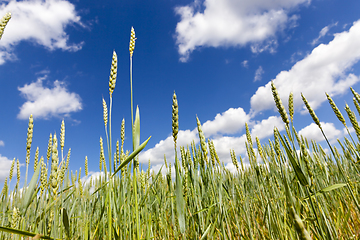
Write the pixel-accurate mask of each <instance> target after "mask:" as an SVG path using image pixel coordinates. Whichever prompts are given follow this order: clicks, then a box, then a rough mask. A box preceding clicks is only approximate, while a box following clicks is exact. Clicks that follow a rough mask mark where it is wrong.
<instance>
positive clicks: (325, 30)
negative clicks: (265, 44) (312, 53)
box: [311, 22, 338, 45]
mask: <svg viewBox="0 0 360 240" xmlns="http://www.w3.org/2000/svg"><path fill="white" fill-rule="evenodd" d="M337 24H338V22H336V23H333V24H330V25H327V26H325V27H323V28H322V29H321V31H320V32H319V36H318V37H317V38H315V39H314V40H313V41H312V42H311V45H315V44H317V43H318V42H319V40H320V38H322V37H324V36H325V35H326V34H327V33H328V32H329V30H330V28H332V27H334V26H337Z"/></svg>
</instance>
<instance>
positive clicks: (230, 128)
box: [202, 107, 250, 137]
mask: <svg viewBox="0 0 360 240" xmlns="http://www.w3.org/2000/svg"><path fill="white" fill-rule="evenodd" d="M249 119H250V117H249V116H248V115H247V114H246V113H245V111H244V109H242V108H240V107H239V108H229V109H228V110H227V111H225V112H223V113H221V114H220V113H218V114H217V115H216V116H215V119H214V120H211V121H210V120H208V121H206V122H205V123H204V124H203V126H202V130H203V132H204V135H205V137H210V136H213V135H216V134H235V133H238V132H239V131H240V130H241V129H243V128H244V127H245V122H248V121H249Z"/></svg>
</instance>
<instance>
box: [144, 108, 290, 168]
mask: <svg viewBox="0 0 360 240" xmlns="http://www.w3.org/2000/svg"><path fill="white" fill-rule="evenodd" d="M245 122H248V123H249V126H250V132H251V134H252V136H253V137H254V138H255V136H258V137H259V139H263V138H265V137H269V136H271V135H273V129H274V127H277V128H278V129H279V130H280V131H281V130H283V129H284V124H283V122H282V120H281V117H275V116H270V117H269V118H267V119H264V120H262V121H258V122H251V117H250V116H249V115H248V114H246V113H245V112H244V110H243V109H242V108H237V109H234V108H230V109H229V110H227V111H225V112H224V113H222V114H217V115H216V117H215V118H214V119H213V120H211V121H210V120H209V121H206V122H205V123H204V124H203V125H202V130H203V132H204V135H205V137H206V138H210V139H212V141H213V143H214V147H215V149H216V152H217V154H218V156H219V159H220V160H221V161H222V162H224V163H225V164H227V163H231V156H230V149H231V150H234V151H235V153H236V154H237V156H239V155H242V156H246V147H245V142H246V135H245V134H241V131H242V130H243V129H244V127H245ZM239 133H240V134H241V135H238V134H239ZM226 134H227V135H228V136H226ZM234 134H236V135H238V136H234ZM192 141H194V142H195V144H198V143H199V138H198V131H197V128H195V129H193V130H180V131H179V133H178V144H177V145H178V146H185V147H186V146H190V145H191V142H192ZM177 152H178V153H179V152H180V150H179V149H177ZM164 154H165V155H166V159H167V161H168V162H174V159H175V154H174V142H173V138H172V136H169V137H167V138H166V139H165V140H161V141H160V142H159V143H157V144H156V145H155V147H153V148H151V149H148V150H147V151H145V152H141V153H140V157H139V159H140V162H142V163H147V162H148V161H149V159H150V161H151V164H154V165H155V166H157V167H156V168H154V169H155V170H158V169H160V167H161V165H162V164H163V163H164ZM163 171H165V170H164V169H163Z"/></svg>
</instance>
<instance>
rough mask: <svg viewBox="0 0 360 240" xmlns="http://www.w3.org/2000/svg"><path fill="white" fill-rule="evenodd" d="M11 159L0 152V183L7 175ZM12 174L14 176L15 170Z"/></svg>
mask: <svg viewBox="0 0 360 240" xmlns="http://www.w3.org/2000/svg"><path fill="white" fill-rule="evenodd" d="M12 161H13V160H12V159H8V158H7V157H4V156H2V155H1V154H0V166H1V168H0V183H3V182H4V181H5V178H7V177H9V173H10V168H11V163H12ZM15 167H16V166H15ZM13 174H14V176H16V171H14V173H13Z"/></svg>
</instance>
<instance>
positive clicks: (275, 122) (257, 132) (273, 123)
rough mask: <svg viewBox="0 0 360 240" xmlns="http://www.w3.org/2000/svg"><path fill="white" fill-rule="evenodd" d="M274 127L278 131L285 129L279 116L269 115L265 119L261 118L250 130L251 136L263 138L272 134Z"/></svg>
mask: <svg viewBox="0 0 360 240" xmlns="http://www.w3.org/2000/svg"><path fill="white" fill-rule="evenodd" d="M274 127H276V128H277V129H278V130H279V131H282V130H284V129H285V127H284V122H283V121H282V119H281V117H275V116H270V117H268V118H267V119H263V120H261V121H260V122H257V124H255V126H254V127H253V129H252V131H251V135H252V137H254V138H255V137H258V138H259V139H264V138H266V137H270V136H272V135H274Z"/></svg>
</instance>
